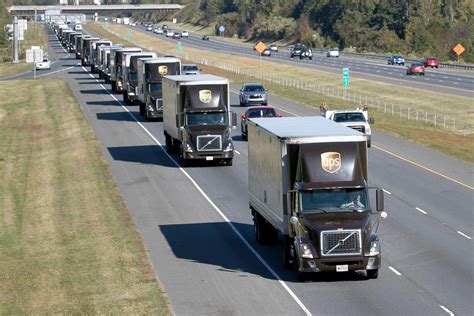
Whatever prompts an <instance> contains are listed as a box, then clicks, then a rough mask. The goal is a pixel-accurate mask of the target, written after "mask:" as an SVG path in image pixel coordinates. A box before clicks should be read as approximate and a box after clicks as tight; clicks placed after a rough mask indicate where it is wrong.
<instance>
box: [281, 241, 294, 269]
mask: <svg viewBox="0 0 474 316" xmlns="http://www.w3.org/2000/svg"><path fill="white" fill-rule="evenodd" d="M293 247H294V244H293V238H291V237H290V236H284V237H283V266H284V267H285V269H288V270H294V269H295V259H294V258H293V255H292V251H293Z"/></svg>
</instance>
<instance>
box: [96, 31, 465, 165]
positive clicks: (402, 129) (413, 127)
mask: <svg viewBox="0 0 474 316" xmlns="http://www.w3.org/2000/svg"><path fill="white" fill-rule="evenodd" d="M88 27H89V28H90V29H91V30H93V31H94V32H96V33H98V34H100V35H101V36H103V37H107V38H110V40H112V41H113V42H114V43H123V44H124V45H129V46H137V45H138V46H140V47H143V48H145V49H148V50H154V51H165V52H166V53H167V54H173V55H176V56H181V54H187V55H190V56H195V57H201V58H206V59H207V60H209V61H212V62H225V63H227V64H233V65H235V66H240V67H244V65H245V67H246V68H249V69H259V68H260V67H262V69H265V71H266V72H267V74H273V75H275V76H276V75H279V76H280V77H285V78H287V79H288V80H292V79H299V80H301V79H302V78H305V80H306V81H307V82H309V83H313V84H321V85H324V86H326V87H328V88H329V89H336V88H338V87H339V85H340V78H339V76H336V77H334V76H335V75H334V74H331V73H327V72H321V71H318V70H307V69H304V68H301V67H295V66H288V65H283V64H277V63H271V62H268V61H263V62H262V64H260V62H259V61H258V60H253V59H251V58H246V57H240V56H232V57H231V58H229V56H228V55H225V54H222V53H218V52H216V51H212V53H210V52H209V51H203V50H198V49H192V48H189V47H186V42H185V40H183V41H182V42H183V47H184V49H183V52H182V53H181V52H179V51H178V50H176V43H170V42H168V41H163V40H160V39H159V38H156V37H154V36H152V35H148V34H143V33H141V32H137V31H134V30H131V34H132V36H131V40H130V41H126V40H124V39H122V38H128V37H127V36H128V30H127V29H125V28H123V27H121V26H117V25H110V24H109V29H108V30H106V29H104V28H103V27H102V25H101V24H97V23H90V24H89V25H88ZM109 30H112V31H113V32H115V33H116V34H118V35H119V36H120V37H117V36H115V35H113V34H111V33H110V32H109ZM185 62H187V61H186V60H185V59H183V63H185ZM201 68H203V70H204V72H207V73H214V74H217V75H221V76H223V77H226V78H229V79H230V80H232V81H234V82H236V83H244V82H255V81H257V80H256V79H255V78H254V77H249V76H244V75H237V74H235V73H231V72H228V71H224V70H221V69H219V68H216V67H211V66H204V65H202V66H201ZM263 83H264V84H265V86H266V87H267V88H269V89H270V93H271V94H273V95H276V96H279V97H282V98H285V99H288V100H292V101H296V102H299V103H301V104H304V105H307V106H310V107H314V108H319V106H320V105H321V104H322V103H323V102H327V103H328V104H329V105H330V108H331V109H350V108H354V107H355V106H356V105H355V104H354V103H352V102H348V101H345V100H342V99H340V98H336V97H328V96H326V95H323V94H319V93H315V92H311V91H304V90H300V89H296V88H293V87H290V86H286V85H281V84H275V83H270V82H263ZM354 86H358V87H359V89H361V90H362V91H364V92H367V93H368V92H370V93H371V95H372V96H379V97H381V98H384V99H386V100H387V101H389V104H391V103H397V104H402V103H399V102H397V101H393V100H402V102H404V101H406V100H408V99H413V100H417V101H415V102H417V104H419V105H418V109H419V110H422V109H424V110H430V111H434V112H437V111H438V110H439V112H437V113H438V114H441V113H446V114H448V113H449V117H451V118H458V119H459V120H461V121H464V122H470V123H472V124H473V125H474V120H473V119H474V118H473V115H474V111H473V110H472V108H473V101H472V99H470V98H465V97H458V96H451V95H446V94H441V93H433V92H426V91H421V90H416V89H409V88H407V89H406V91H405V90H404V91H403V93H399V92H394V91H400V89H399V88H398V87H396V86H393V85H389V84H383V83H377V82H374V81H369V80H363V79H356V78H353V79H351V87H352V88H351V90H350V91H351V93H353V92H354V90H355V88H354ZM364 100H365V99H364ZM410 102H412V101H410ZM429 102H432V103H429ZM447 104H449V106H446V105H447ZM422 105H423V106H422ZM415 108H416V107H412V109H411V110H412V111H413V110H414V109H415ZM412 113H413V112H412ZM369 114H370V116H372V117H374V118H375V124H374V125H373V126H372V127H373V128H374V129H375V130H379V131H383V132H386V133H389V134H391V135H394V136H399V137H402V138H404V139H408V140H410V141H413V142H415V143H418V144H421V145H424V146H428V147H431V148H434V149H436V150H439V151H441V152H444V153H446V154H448V155H451V156H453V157H457V158H459V159H462V160H465V161H468V162H474V135H473V134H472V133H471V134H469V135H467V136H463V135H459V134H454V133H452V132H451V131H448V130H443V129H441V128H434V127H432V126H429V125H425V124H423V123H421V122H419V123H415V122H414V121H413V120H410V121H408V120H407V119H406V117H405V118H400V117H399V116H398V115H390V114H387V113H382V112H381V111H380V112H379V111H377V110H375V109H373V108H372V109H370V110H369ZM451 114H452V115H451ZM455 114H456V115H455ZM471 132H472V130H471Z"/></svg>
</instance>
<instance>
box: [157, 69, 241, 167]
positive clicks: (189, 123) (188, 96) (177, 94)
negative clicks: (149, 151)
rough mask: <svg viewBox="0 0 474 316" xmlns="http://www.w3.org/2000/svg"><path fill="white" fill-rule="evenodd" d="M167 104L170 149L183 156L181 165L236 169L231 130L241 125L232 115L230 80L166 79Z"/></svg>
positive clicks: (207, 77) (202, 77)
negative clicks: (222, 165) (202, 163)
mask: <svg viewBox="0 0 474 316" xmlns="http://www.w3.org/2000/svg"><path fill="white" fill-rule="evenodd" d="M163 104H164V106H163V127H164V135H165V140H166V148H167V150H168V151H169V152H170V153H177V154H178V155H179V160H180V162H181V164H183V165H186V164H187V162H188V161H190V160H195V161H196V160H201V161H213V160H216V161H221V162H223V163H225V164H227V165H228V166H231V165H232V160H233V157H234V145H233V143H232V136H231V130H232V128H233V127H235V126H236V125H237V116H236V114H235V113H231V112H230V98H229V81H228V80H227V79H225V78H222V77H217V76H214V75H196V76H186V75H182V76H166V77H164V78H163ZM231 114H232V115H231Z"/></svg>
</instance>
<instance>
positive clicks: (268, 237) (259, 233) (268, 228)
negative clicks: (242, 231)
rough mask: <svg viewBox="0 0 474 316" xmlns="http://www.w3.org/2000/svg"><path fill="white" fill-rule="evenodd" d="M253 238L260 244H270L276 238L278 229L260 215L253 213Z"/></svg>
mask: <svg viewBox="0 0 474 316" xmlns="http://www.w3.org/2000/svg"><path fill="white" fill-rule="evenodd" d="M254 228H255V240H256V241H257V242H258V243H261V244H272V243H275V242H276V240H277V239H278V231H277V230H276V229H275V228H273V226H272V225H271V224H270V223H268V222H267V221H266V220H265V218H263V216H262V215H260V214H258V213H255V217H254Z"/></svg>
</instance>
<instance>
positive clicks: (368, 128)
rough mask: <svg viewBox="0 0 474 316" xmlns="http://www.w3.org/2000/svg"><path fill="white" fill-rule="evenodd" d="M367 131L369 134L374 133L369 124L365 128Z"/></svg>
mask: <svg viewBox="0 0 474 316" xmlns="http://www.w3.org/2000/svg"><path fill="white" fill-rule="evenodd" d="M365 133H366V134H369V135H370V134H371V133H372V131H371V129H370V127H369V126H367V127H366V128H365Z"/></svg>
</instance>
